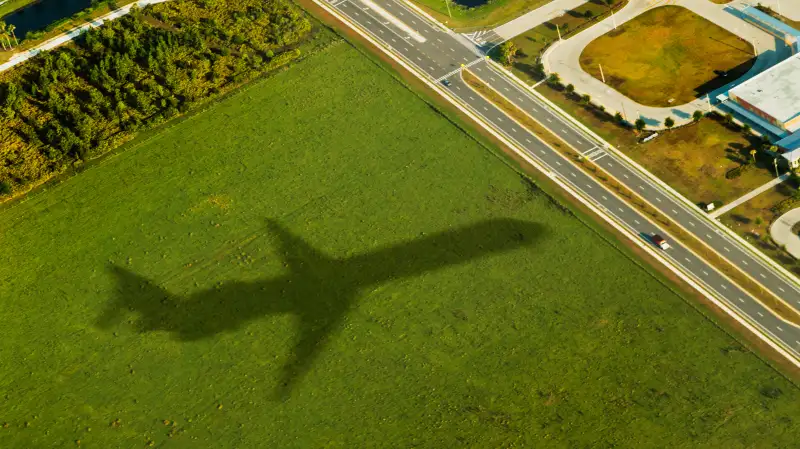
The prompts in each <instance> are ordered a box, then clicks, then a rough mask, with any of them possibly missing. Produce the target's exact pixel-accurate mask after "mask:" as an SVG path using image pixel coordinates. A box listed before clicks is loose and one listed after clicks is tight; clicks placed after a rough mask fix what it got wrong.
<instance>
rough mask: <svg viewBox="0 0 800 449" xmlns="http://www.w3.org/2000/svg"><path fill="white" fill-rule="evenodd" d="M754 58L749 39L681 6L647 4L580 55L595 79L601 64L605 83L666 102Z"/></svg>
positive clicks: (701, 90) (743, 68)
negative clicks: (642, 9)
mask: <svg viewBox="0 0 800 449" xmlns="http://www.w3.org/2000/svg"><path fill="white" fill-rule="evenodd" d="M643 42H647V43H648V45H642V43H643ZM754 61H755V58H754V56H753V47H752V45H750V43H748V42H745V41H744V40H742V39H740V38H739V37H738V36H735V35H733V34H731V33H730V32H728V31H727V30H725V29H724V28H722V27H720V26H718V25H715V24H713V23H711V22H709V21H707V20H706V19H704V18H702V17H700V16H698V15H696V14H695V13H693V12H691V11H689V10H688V9H686V8H683V7H681V6H662V7H658V8H654V9H651V10H648V11H647V12H645V13H643V14H642V15H640V16H638V17H636V18H634V19H633V20H631V21H629V22H627V23H625V24H624V25H622V26H620V27H619V29H618V30H617V31H611V32H609V33H607V34H604V35H603V36H600V37H599V38H597V39H595V40H594V41H592V42H591V43H590V44H589V45H587V46H586V48H585V49H584V50H583V54H581V58H580V63H581V68H583V70H585V71H586V72H587V73H589V74H591V75H592V76H594V77H595V78H597V79H601V77H600V71H599V68H598V64H600V65H602V66H603V72H604V73H605V78H606V80H607V82H608V84H609V85H610V86H612V87H614V88H615V89H617V90H618V91H620V92H621V93H623V94H625V95H626V96H628V97H629V98H631V99H633V100H635V101H637V102H639V103H641V104H645V105H649V106H665V107H666V106H673V105H679V104H684V103H688V102H690V101H692V100H694V99H696V98H698V97H700V96H702V95H703V94H705V93H707V92H710V91H712V90H714V89H716V88H718V87H722V86H723V85H724V84H727V83H729V82H731V81H733V80H735V79H736V78H738V77H739V76H741V75H743V74H745V73H746V72H747V71H748V70H749V69H750V67H752V65H753V62H754ZM720 72H727V76H724V77H723V76H720ZM670 100H672V101H670Z"/></svg>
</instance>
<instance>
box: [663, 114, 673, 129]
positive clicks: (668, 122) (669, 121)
mask: <svg viewBox="0 0 800 449" xmlns="http://www.w3.org/2000/svg"><path fill="white" fill-rule="evenodd" d="M664 126H666V127H667V129H672V127H673V126H675V120H672V117H667V118H665V119H664Z"/></svg>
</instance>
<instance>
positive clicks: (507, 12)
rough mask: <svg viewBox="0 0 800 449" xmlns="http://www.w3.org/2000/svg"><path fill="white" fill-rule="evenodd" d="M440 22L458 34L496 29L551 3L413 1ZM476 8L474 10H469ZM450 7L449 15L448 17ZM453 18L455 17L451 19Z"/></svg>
mask: <svg viewBox="0 0 800 449" xmlns="http://www.w3.org/2000/svg"><path fill="white" fill-rule="evenodd" d="M413 1H414V3H416V4H417V5H419V6H421V7H422V9H424V10H425V11H426V12H428V13H429V14H431V15H432V16H433V17H434V18H436V19H437V20H438V21H440V22H442V23H444V24H445V25H447V26H448V27H450V28H453V29H456V30H457V31H469V30H477V29H481V28H494V27H496V26H498V25H502V24H504V23H506V22H508V21H509V20H513V19H516V18H517V17H519V16H521V15H523V14H525V13H527V12H528V11H532V10H534V9H536V8H538V7H540V6H544V5H546V4H548V3H550V2H551V1H552V0H488V1H486V2H480V1H478V2H472V1H469V0H467V1H466V2H465V3H463V4H460V3H459V2H456V1H452V0H447V3H445V0H413ZM470 5H474V6H470ZM448 6H449V8H450V12H449V14H448ZM451 16H452V17H451Z"/></svg>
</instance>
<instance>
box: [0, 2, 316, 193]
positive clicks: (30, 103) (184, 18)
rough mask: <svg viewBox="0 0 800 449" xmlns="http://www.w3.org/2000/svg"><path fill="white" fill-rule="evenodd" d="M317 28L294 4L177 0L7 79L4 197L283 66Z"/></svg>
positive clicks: (2, 110) (1, 96) (0, 94)
mask: <svg viewBox="0 0 800 449" xmlns="http://www.w3.org/2000/svg"><path fill="white" fill-rule="evenodd" d="M310 30H311V24H310V22H309V21H308V20H307V19H306V18H305V17H304V16H303V15H302V13H301V12H300V11H299V10H298V9H297V8H296V7H295V6H294V5H292V4H291V3H290V2H289V1H288V0H269V1H266V2H265V1H261V0H238V1H236V2H226V1H219V0H175V1H173V2H168V3H163V4H159V5H154V6H150V7H148V8H146V9H144V10H137V11H133V12H132V13H131V14H130V15H128V16H125V17H123V18H121V19H118V20H116V21H113V22H111V23H109V24H106V25H104V26H103V27H101V28H98V29H95V30H92V31H89V32H87V33H86V34H84V35H83V36H82V37H81V38H79V39H78V40H77V41H76V42H75V43H74V45H70V46H67V47H63V48H61V49H58V50H56V51H53V52H47V53H43V54H42V55H40V56H38V57H36V58H34V59H33V60H31V61H28V62H27V63H25V64H23V65H22V66H20V67H19V68H16V69H14V70H13V71H11V72H8V73H6V74H2V75H0V120H2V121H3V122H4V124H3V126H2V129H0V194H9V193H13V192H14V191H17V190H22V189H24V188H26V187H27V186H28V185H31V184H35V183H38V182H40V181H42V180H44V179H46V178H48V177H50V176H52V175H53V174H55V173H58V172H60V171H62V170H64V169H65V168H67V167H69V166H70V165H71V164H75V163H76V162H80V161H83V160H86V159H89V158H92V157H95V156H98V155H100V154H103V153H105V152H107V151H109V150H110V149H113V148H115V147H116V146H118V145H120V144H121V143H123V142H125V141H127V140H129V139H130V138H131V137H132V136H133V135H134V134H135V132H136V131H138V130H141V129H143V128H147V127H152V126H154V125H157V124H159V123H161V122H163V121H165V120H168V119H169V118H171V117H173V116H175V115H177V114H180V113H182V112H185V111H187V110H188V109H189V108H190V107H191V105H192V104H193V103H196V102H198V101H200V100H203V99H206V98H209V97H211V96H214V95H217V94H219V93H220V92H221V91H223V90H225V89H229V88H230V87H231V86H235V85H237V84H239V83H242V82H244V81H246V80H248V79H250V78H252V77H254V76H257V75H258V74H260V73H263V72H264V71H267V70H271V69H274V68H275V67H277V66H279V65H282V64H285V63H286V62H288V61H289V60H291V59H292V58H294V57H296V56H297V54H298V51H297V50H295V49H293V48H292V46H293V45H294V44H296V43H298V42H299V41H300V40H301V39H303V38H304V37H305V36H306V35H308V34H309V32H310Z"/></svg>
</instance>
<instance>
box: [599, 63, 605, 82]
mask: <svg viewBox="0 0 800 449" xmlns="http://www.w3.org/2000/svg"><path fill="white" fill-rule="evenodd" d="M597 66H598V67H600V78H603V84H605V83H606V76H605V75H604V74H603V65H602V64H597Z"/></svg>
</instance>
